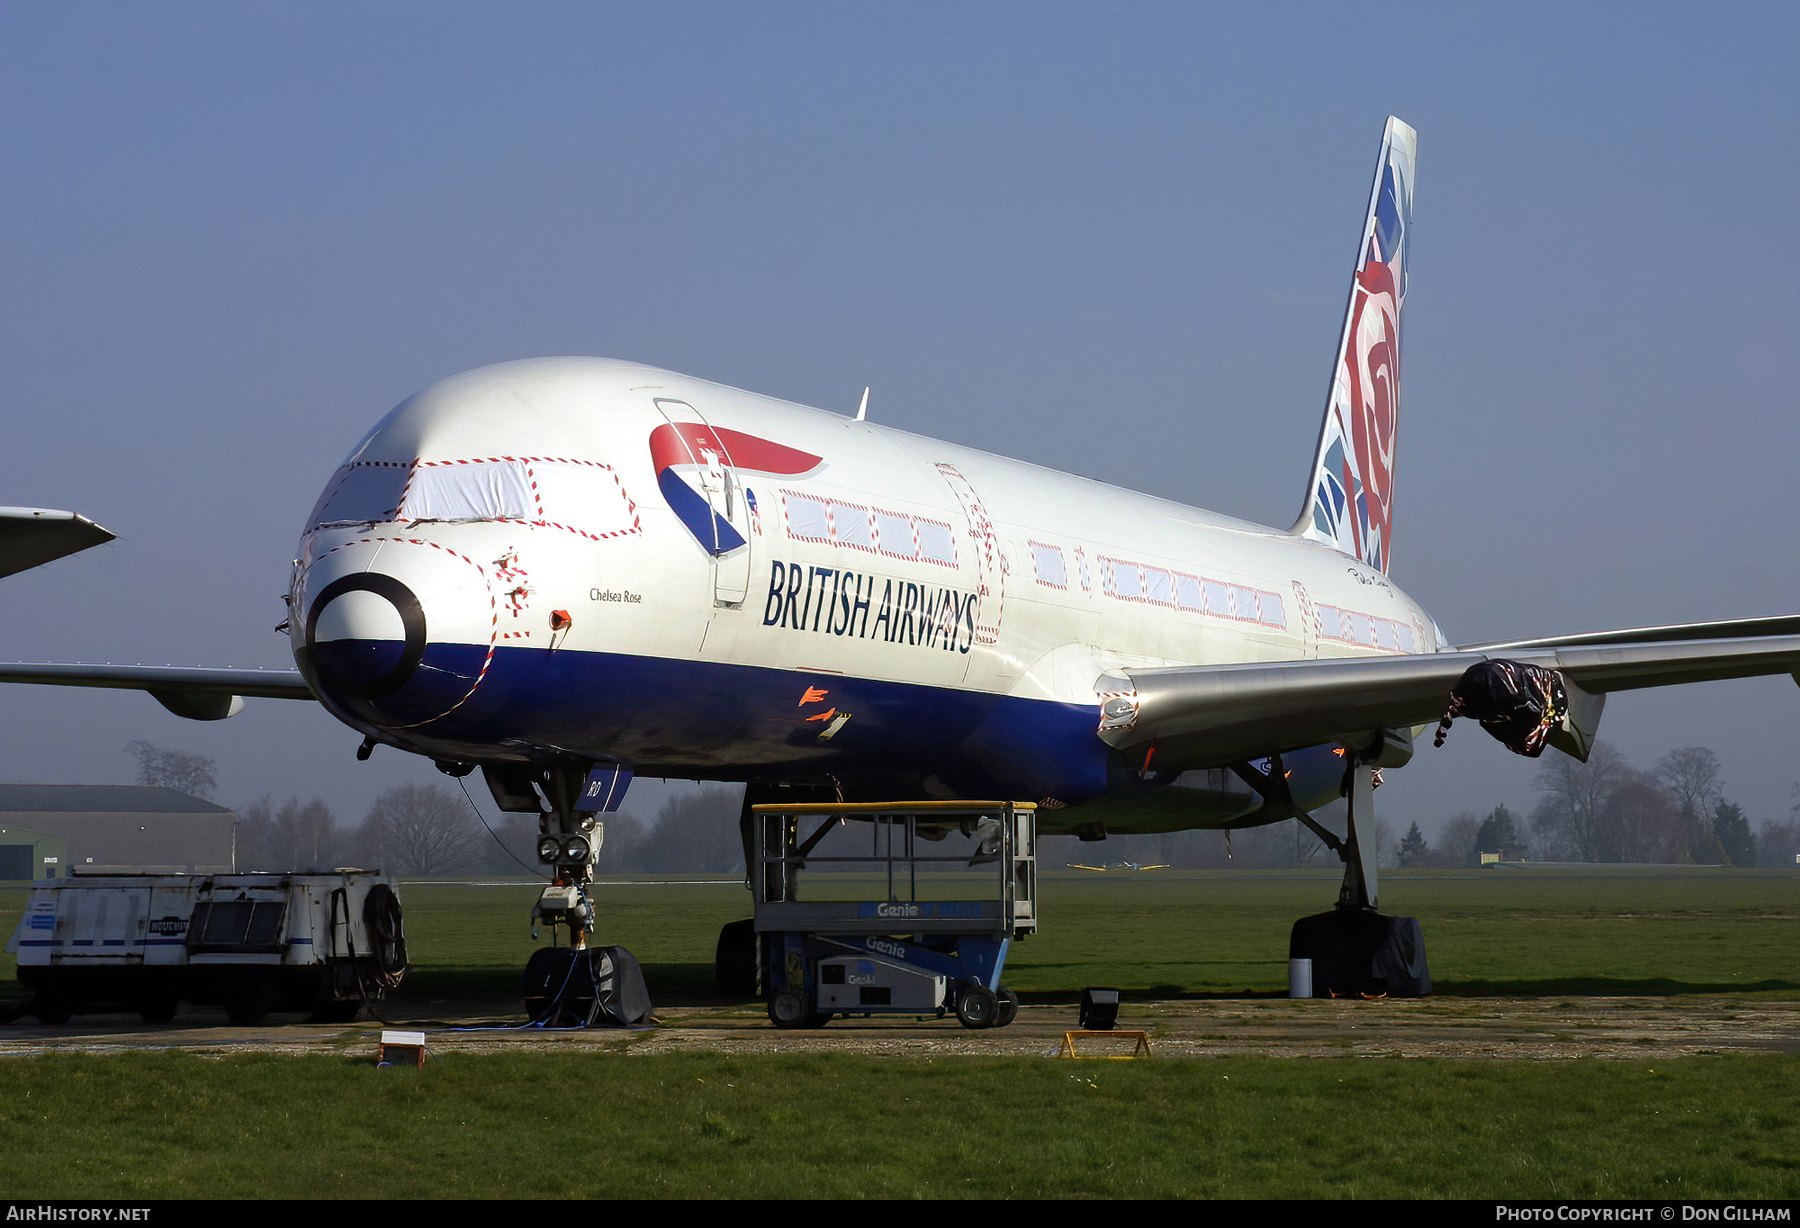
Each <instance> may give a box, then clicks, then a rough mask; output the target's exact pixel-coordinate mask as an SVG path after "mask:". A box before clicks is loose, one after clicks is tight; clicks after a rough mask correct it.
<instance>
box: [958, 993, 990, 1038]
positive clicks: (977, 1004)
mask: <svg viewBox="0 0 1800 1228" xmlns="http://www.w3.org/2000/svg"><path fill="white" fill-rule="evenodd" d="M999 1015H1000V1000H999V999H998V998H996V997H995V996H994V992H993V990H991V989H989V988H988V987H987V986H986V985H971V986H969V987H968V988H967V989H965V990H963V991H962V996H961V997H959V998H957V1000H956V1019H957V1022H959V1023H961V1024H962V1025H963V1026H964V1027H965V1028H991V1027H993V1026H994V1024H995V1022H996V1021H997V1020H998V1019H999Z"/></svg>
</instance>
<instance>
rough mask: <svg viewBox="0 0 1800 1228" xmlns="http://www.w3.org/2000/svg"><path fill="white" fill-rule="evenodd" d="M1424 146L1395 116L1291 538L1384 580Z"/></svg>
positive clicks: (1380, 164)
mask: <svg viewBox="0 0 1800 1228" xmlns="http://www.w3.org/2000/svg"><path fill="white" fill-rule="evenodd" d="M1417 144H1418V136H1417V134H1416V133H1414V132H1413V130H1412V129H1411V128H1409V127H1407V126H1406V125H1405V124H1403V123H1401V122H1400V121H1399V120H1397V119H1395V118H1393V117H1392V116H1389V117H1388V122H1387V130H1386V131H1385V132H1384V133H1383V134H1382V139H1381V160H1380V161H1379V162H1377V163H1376V164H1375V186H1374V188H1373V189H1371V190H1370V193H1369V213H1368V216H1367V217H1366V218H1365V219H1364V220H1363V228H1362V242H1361V244H1360V246H1359V247H1358V248H1357V253H1356V276H1355V278H1354V279H1353V280H1352V281H1351V283H1350V303H1349V305H1348V306H1347V307H1346V308H1345V310H1344V331H1343V334H1342V336H1340V337H1339V338H1338V349H1337V363H1336V365H1335V366H1334V367H1333V369H1332V376H1331V396H1330V398H1329V399H1328V400H1327V401H1326V404H1325V425H1324V427H1323V429H1321V430H1320V432H1319V450H1318V454H1317V455H1316V456H1315V457H1314V458H1313V471H1312V481H1311V483H1310V484H1309V485H1308V487H1307V492H1306V506H1305V508H1304V509H1303V510H1302V512H1301V513H1300V520H1299V522H1298V523H1296V524H1295V525H1294V527H1293V530H1292V531H1293V532H1294V533H1295V534H1297V535H1298V536H1301V537H1309V538H1311V539H1312V540H1313V541H1317V542H1324V543H1325V544H1326V545H1328V546H1333V547H1335V548H1337V549H1338V550H1341V551H1343V552H1344V553H1345V554H1347V555H1350V556H1351V557H1352V558H1358V559H1361V560H1362V561H1363V562H1364V563H1366V564H1368V565H1369V566H1370V567H1373V568H1375V569H1376V570H1377V571H1382V572H1385V571H1387V569H1388V556H1389V551H1390V549H1391V539H1392V526H1393V508H1394V439H1395V435H1396V433H1397V430H1398V428H1399V425H1400V308H1401V305H1402V304H1403V303H1405V301H1406V265H1407V261H1408V259H1409V249H1410V248H1411V246H1412V244H1411V242H1410V238H1411V233H1412V197H1413V158H1414V152H1415V148H1416V146H1417Z"/></svg>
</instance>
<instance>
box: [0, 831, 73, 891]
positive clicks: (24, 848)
mask: <svg viewBox="0 0 1800 1228" xmlns="http://www.w3.org/2000/svg"><path fill="white" fill-rule="evenodd" d="M63 863H64V857H63V842H62V839H61V837H59V836H52V835H50V834H49V833H48V832H41V831H32V830H30V829H29V828H25V827H16V826H14V825H12V824H10V823H0V883H23V882H31V881H32V880H34V879H39V878H61V877H62V876H63Z"/></svg>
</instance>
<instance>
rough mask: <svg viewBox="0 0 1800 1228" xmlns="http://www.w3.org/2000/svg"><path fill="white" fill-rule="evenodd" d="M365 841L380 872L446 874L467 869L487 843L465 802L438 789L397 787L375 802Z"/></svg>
mask: <svg viewBox="0 0 1800 1228" xmlns="http://www.w3.org/2000/svg"><path fill="white" fill-rule="evenodd" d="M363 836H364V839H365V840H366V841H367V842H368V844H369V845H370V846H371V848H372V850H373V851H374V853H375V858H374V859H375V860H377V861H379V862H380V863H381V868H382V869H384V870H392V871H398V872H399V873H402V874H446V873H452V872H455V871H460V870H467V869H469V868H470V867H471V866H472V865H473V864H474V862H475V859H476V857H477V856H478V855H479V853H480V848H481V845H480V842H481V841H483V840H486V839H487V837H486V835H485V834H484V833H483V832H482V831H481V829H480V827H479V826H478V825H477V823H476V821H475V819H474V817H473V816H472V814H471V812H470V810H469V806H468V803H467V801H466V800H465V799H464V798H462V797H461V796H459V795H458V794H455V793H452V792H450V790H448V789H446V788H444V787H443V786H441V785H396V786H394V787H393V788H391V789H388V790H387V791H385V792H384V793H382V795H381V796H380V797H378V798H376V799H375V804H374V805H373V806H371V807H370V808H369V817H368V818H367V819H366V820H364V822H363Z"/></svg>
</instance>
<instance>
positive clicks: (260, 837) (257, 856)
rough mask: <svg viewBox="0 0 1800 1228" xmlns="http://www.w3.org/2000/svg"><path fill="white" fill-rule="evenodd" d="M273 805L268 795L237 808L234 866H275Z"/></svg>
mask: <svg viewBox="0 0 1800 1228" xmlns="http://www.w3.org/2000/svg"><path fill="white" fill-rule="evenodd" d="M274 847H275V808H274V806H273V805H271V804H270V802H269V799H268V797H267V795H264V796H263V797H261V798H258V799H257V800H256V801H254V802H251V803H250V804H249V805H248V806H239V807H238V809H237V832H236V848H235V852H236V855H237V867H236V868H237V869H239V870H244V871H250V870H268V869H272V868H273V867H274V864H275V861H276V858H275V857H274V855H273V853H274Z"/></svg>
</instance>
